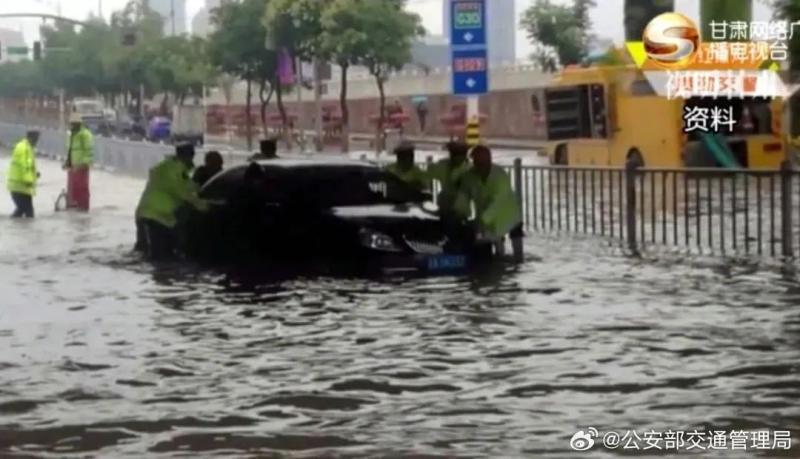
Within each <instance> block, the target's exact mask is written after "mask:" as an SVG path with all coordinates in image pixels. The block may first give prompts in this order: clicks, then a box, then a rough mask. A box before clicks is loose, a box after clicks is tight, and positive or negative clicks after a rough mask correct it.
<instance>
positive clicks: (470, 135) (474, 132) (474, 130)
mask: <svg viewBox="0 0 800 459" xmlns="http://www.w3.org/2000/svg"><path fill="white" fill-rule="evenodd" d="M464 141H465V142H466V143H467V145H469V146H470V147H474V146H475V145H478V144H480V143H481V123H480V121H479V120H478V118H477V117H473V118H472V119H470V120H469V121H468V122H467V129H466V132H465V134H464Z"/></svg>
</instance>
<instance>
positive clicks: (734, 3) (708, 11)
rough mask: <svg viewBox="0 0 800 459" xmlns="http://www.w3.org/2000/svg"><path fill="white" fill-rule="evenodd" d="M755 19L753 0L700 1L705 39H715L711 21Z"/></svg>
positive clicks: (748, 20)
mask: <svg viewBox="0 0 800 459" xmlns="http://www.w3.org/2000/svg"><path fill="white" fill-rule="evenodd" d="M752 19H753V5H752V0H703V1H702V2H700V28H701V29H702V38H703V40H704V41H714V39H713V36H712V34H711V22H712V21H716V22H730V21H744V22H747V23H749V22H750V21H751V20H752Z"/></svg>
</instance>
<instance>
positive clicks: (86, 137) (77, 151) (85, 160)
mask: <svg viewBox="0 0 800 459" xmlns="http://www.w3.org/2000/svg"><path fill="white" fill-rule="evenodd" d="M67 153H68V154H69V160H68V161H69V164H70V165H71V167H78V166H91V165H92V161H94V137H93V136H92V133H91V132H90V131H89V130H88V129H86V128H85V127H81V130H80V131H78V132H77V133H76V134H73V133H72V132H71V131H70V132H68V133H67Z"/></svg>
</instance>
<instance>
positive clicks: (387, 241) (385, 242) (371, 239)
mask: <svg viewBox="0 0 800 459" xmlns="http://www.w3.org/2000/svg"><path fill="white" fill-rule="evenodd" d="M358 236H359V239H361V245H362V246H363V247H367V248H370V249H374V250H380V251H383V252H401V251H402V249H401V248H400V247H398V246H397V244H395V242H394V239H392V237H391V236H388V235H386V234H383V233H381V232H378V231H374V230H371V229H367V228H361V231H359V232H358Z"/></svg>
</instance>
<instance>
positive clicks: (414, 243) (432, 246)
mask: <svg viewBox="0 0 800 459" xmlns="http://www.w3.org/2000/svg"><path fill="white" fill-rule="evenodd" d="M403 240H404V241H406V244H408V246H409V247H411V250H413V251H414V252H417V253H421V254H425V255H438V254H440V253H443V252H444V246H445V244H447V237H443V238H442V239H441V240H438V241H430V240H429V241H422V240H419V239H415V238H409V237H406V236H403Z"/></svg>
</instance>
